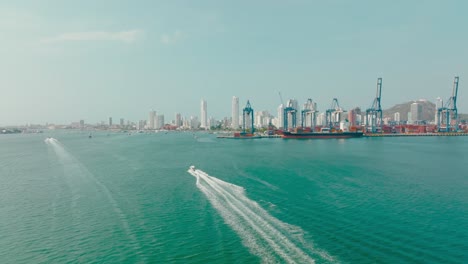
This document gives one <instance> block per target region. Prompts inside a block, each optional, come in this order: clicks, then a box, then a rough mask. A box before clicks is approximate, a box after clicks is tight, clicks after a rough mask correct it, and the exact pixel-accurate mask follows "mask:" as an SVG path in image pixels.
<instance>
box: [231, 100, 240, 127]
mask: <svg viewBox="0 0 468 264" xmlns="http://www.w3.org/2000/svg"><path fill="white" fill-rule="evenodd" d="M231 117H232V123H231V128H232V129H238V128H239V97H235V96H233V97H232V105H231Z"/></svg>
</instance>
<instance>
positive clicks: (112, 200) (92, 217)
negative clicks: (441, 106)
mask: <svg viewBox="0 0 468 264" xmlns="http://www.w3.org/2000/svg"><path fill="white" fill-rule="evenodd" d="M87 135H88V134H86V133H80V132H47V133H44V134H36V135H3V136H0V263H74V262H75V263H76V262H79V263H261V262H266V263H268V262H274V263H286V262H287V261H290V262H298V263H306V262H313V261H315V262H316V263H467V262H468V191H467V190H468V172H467V165H466V164H468V163H467V157H468V137H417V138H369V139H367V138H362V139H347V140H343V139H341V140H334V139H332V140H282V139H255V140H229V139H224V140H223V139H216V138H215V137H214V136H213V135H210V134H202V133H197V135H196V137H194V136H193V134H192V133H168V134H165V133H157V134H135V135H127V134H107V133H95V134H94V136H93V138H92V139H88V138H87ZM46 137H53V138H55V139H57V141H55V142H45V141H44V139H45V138H46ZM190 165H195V166H196V167H197V168H198V169H200V170H202V171H204V172H205V173H207V174H209V175H210V176H211V177H213V178H210V177H208V176H207V177H205V176H202V177H201V178H199V179H198V184H197V177H194V176H193V175H191V174H190V173H188V172H187V170H188V168H189V166H190Z"/></svg>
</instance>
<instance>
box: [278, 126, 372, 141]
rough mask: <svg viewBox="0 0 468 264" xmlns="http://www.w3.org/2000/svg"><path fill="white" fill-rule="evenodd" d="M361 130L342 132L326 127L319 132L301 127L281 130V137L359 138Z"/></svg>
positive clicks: (361, 133) (361, 134)
mask: <svg viewBox="0 0 468 264" xmlns="http://www.w3.org/2000/svg"><path fill="white" fill-rule="evenodd" d="M363 134H364V133H363V132H361V131H355V132H343V131H341V130H330V129H328V128H322V130H321V131H320V132H312V131H304V130H302V129H295V130H294V131H283V134H282V136H281V137H282V138H294V139H301V138H303V139H312V138H317V139H320V138H360V137H362V136H363Z"/></svg>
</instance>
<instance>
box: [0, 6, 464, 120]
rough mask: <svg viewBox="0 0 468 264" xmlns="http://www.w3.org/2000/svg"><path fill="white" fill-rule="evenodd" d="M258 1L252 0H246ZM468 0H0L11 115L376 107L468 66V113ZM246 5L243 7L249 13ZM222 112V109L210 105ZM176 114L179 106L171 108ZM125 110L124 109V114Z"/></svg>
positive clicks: (5, 111)
mask: <svg viewBox="0 0 468 264" xmlns="http://www.w3.org/2000/svg"><path fill="white" fill-rule="evenodd" d="M247 4H248V5H247ZM467 7H468V3H467V2H465V1H455V0H454V1H444V2H440V1H425V2H424V4H421V3H416V2H414V3H413V2H406V1H393V2H391V3H375V2H372V1H357V2H350V3H346V2H340V3H338V2H315V1H310V2H304V1H288V2H271V1H269V2H262V1H259V2H254V3H251V2H243V1H240V2H235V3H224V2H219V3H218V2H211V1H202V2H197V3H183V2H179V1H158V2H142V3H139V4H135V3H134V2H132V1H100V2H99V3H96V2H95V1H90V0H84V1H80V2H79V3H74V2H65V1H51V2H50V3H49V4H48V5H43V4H41V3H39V2H27V1H26V2H11V3H1V4H0V30H2V34H1V35H0V54H1V55H2V60H1V61H0V70H2V77H1V78H0V95H1V96H0V125H16V124H25V123H46V122H54V123H66V122H70V121H71V120H80V119H83V118H84V119H86V120H89V122H93V123H94V122H100V121H101V120H106V119H107V118H108V117H109V116H114V117H115V118H120V117H124V118H125V119H126V120H141V119H144V117H145V116H146V115H147V111H148V110H149V109H157V111H158V112H161V113H165V114H166V115H170V116H172V115H173V113H177V112H178V113H182V115H184V116H185V115H191V114H194V113H198V112H199V106H198V105H199V104H198V103H199V98H200V97H203V98H204V99H205V100H207V101H208V102H209V103H210V113H213V116H214V117H215V118H221V117H224V116H230V115H231V111H232V109H231V108H230V107H229V104H230V99H231V98H232V95H233V94H235V95H236V96H238V97H239V98H240V100H239V106H240V108H243V107H244V106H245V103H246V102H247V100H250V102H251V103H252V106H253V107H254V108H255V109H258V110H267V111H269V112H270V113H275V112H276V109H277V107H278V105H279V104H280V103H281V102H280V98H279V96H278V92H281V93H282V95H283V97H284V99H285V100H287V99H289V98H295V99H297V100H298V102H299V103H300V104H302V103H303V102H305V101H306V100H307V99H308V98H312V99H313V100H314V102H317V107H318V109H319V110H320V111H323V110H324V109H326V108H327V107H329V105H330V103H331V101H332V99H333V98H335V97H336V98H338V99H339V101H340V104H341V105H342V107H343V108H345V109H351V108H354V107H357V106H358V107H361V108H367V107H369V106H370V105H371V103H372V100H373V99H374V94H375V79H376V78H378V77H382V78H383V80H384V81H383V88H382V107H383V108H384V109H385V108H388V107H391V106H393V105H395V104H397V103H401V102H406V101H411V100H417V99H420V98H426V99H428V100H430V101H435V100H436V98H437V97H440V98H442V99H443V100H444V101H445V100H446V99H447V98H449V97H450V95H451V84H452V79H453V76H456V75H457V76H460V92H459V100H458V102H459V112H461V113H468V103H465V102H467V101H468V88H467V86H466V85H465V84H464V80H465V79H464V78H466V76H467V74H466V73H467V69H468V52H467V51H466V48H465V47H466V46H468V36H466V34H462V32H464V30H465V29H464V25H466V24H468V18H467V17H466V16H465V14H464V10H466V8H467ZM240 14H242V18H247V19H240V18H241V16H240ZM210 116H211V115H210ZM171 119H172V118H171ZM116 120H118V119H116Z"/></svg>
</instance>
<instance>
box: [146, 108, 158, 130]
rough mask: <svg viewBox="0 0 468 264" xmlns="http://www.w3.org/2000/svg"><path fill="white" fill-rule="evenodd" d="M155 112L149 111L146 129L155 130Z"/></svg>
mask: <svg viewBox="0 0 468 264" xmlns="http://www.w3.org/2000/svg"><path fill="white" fill-rule="evenodd" d="M155 121H156V111H154V110H151V111H150V112H149V115H148V129H155V128H156V122H155Z"/></svg>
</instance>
